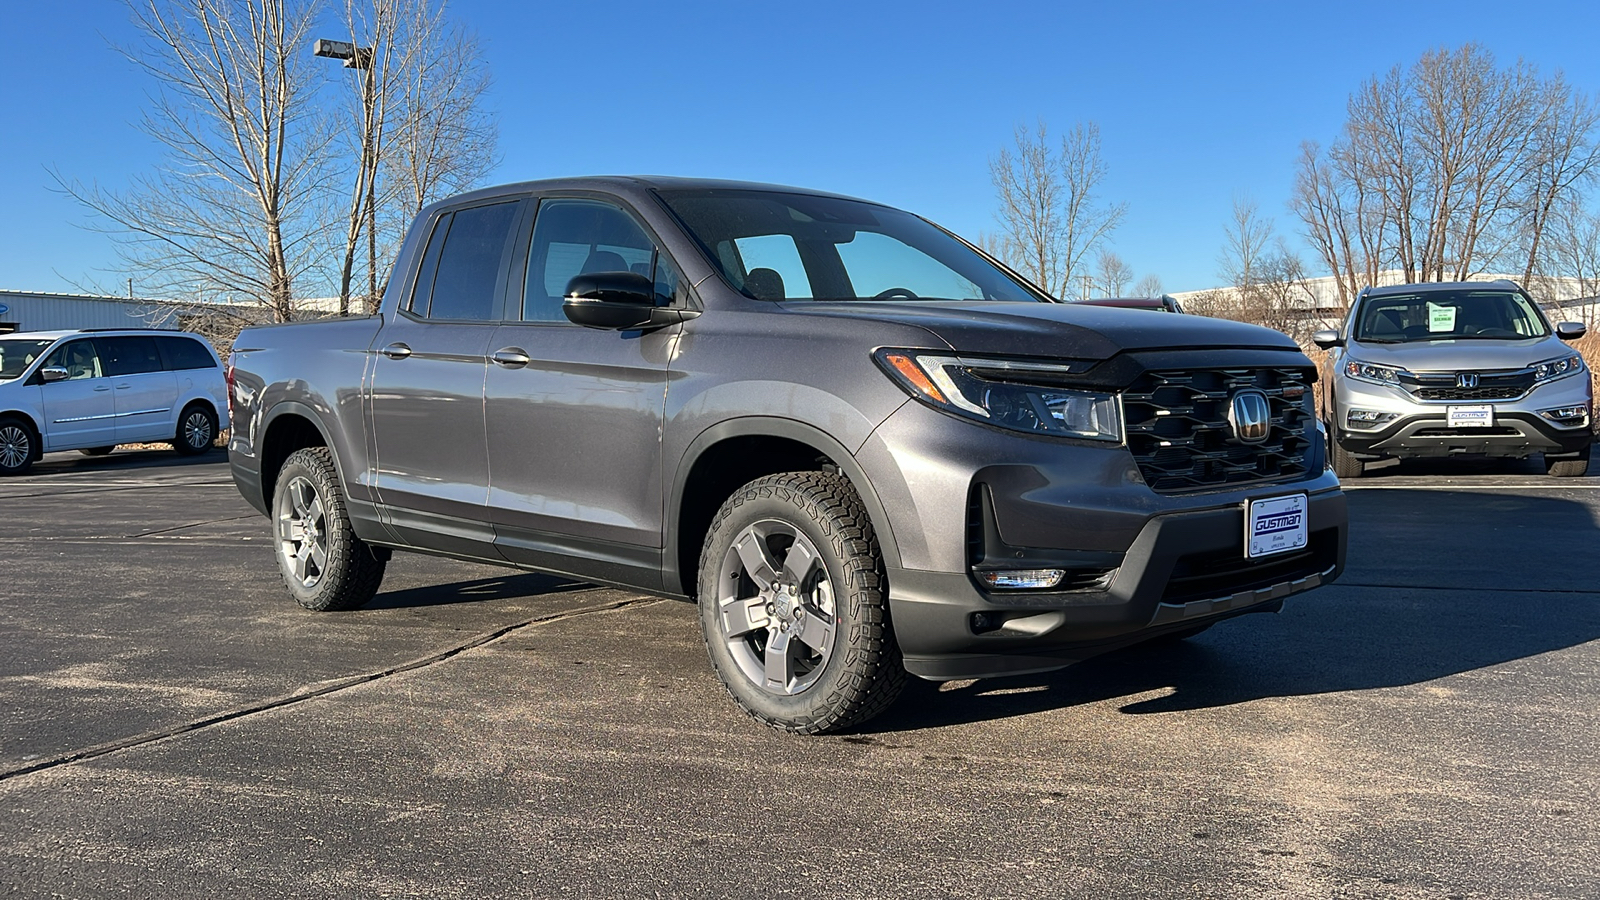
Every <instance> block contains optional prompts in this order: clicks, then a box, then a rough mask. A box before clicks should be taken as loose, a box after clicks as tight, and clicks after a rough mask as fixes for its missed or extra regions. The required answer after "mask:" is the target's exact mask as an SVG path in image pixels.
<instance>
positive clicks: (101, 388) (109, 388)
mask: <svg viewBox="0 0 1600 900" xmlns="http://www.w3.org/2000/svg"><path fill="white" fill-rule="evenodd" d="M95 390H97V391H109V390H111V386H110V385H108V384H102V385H100V386H99V387H97V388H95Z"/></svg>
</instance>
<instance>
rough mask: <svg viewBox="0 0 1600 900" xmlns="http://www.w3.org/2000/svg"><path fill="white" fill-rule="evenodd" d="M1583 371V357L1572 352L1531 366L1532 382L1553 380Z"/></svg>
mask: <svg viewBox="0 0 1600 900" xmlns="http://www.w3.org/2000/svg"><path fill="white" fill-rule="evenodd" d="M1582 371H1583V357H1581V356H1579V355H1578V354H1576V353H1574V354H1572V355H1571V356H1564V357H1562V358H1561V359H1552V360H1548V361H1546V362H1542V363H1539V364H1538V365H1536V366H1534V367H1533V380H1534V383H1538V382H1541V381H1553V380H1555V379H1557V378H1564V377H1566V376H1568V375H1571V374H1573V373H1576V372H1582Z"/></svg>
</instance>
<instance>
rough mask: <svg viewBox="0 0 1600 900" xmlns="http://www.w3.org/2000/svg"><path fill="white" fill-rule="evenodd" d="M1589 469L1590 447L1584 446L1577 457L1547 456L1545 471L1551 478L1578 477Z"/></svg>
mask: <svg viewBox="0 0 1600 900" xmlns="http://www.w3.org/2000/svg"><path fill="white" fill-rule="evenodd" d="M1588 471H1589V448H1588V447H1585V448H1583V452H1581V453H1579V454H1578V458H1577V459H1550V458H1549V457H1545V461H1544V473H1545V474H1546V475H1549V476H1550V477H1551V478H1578V477H1581V476H1583V475H1585V474H1587V473H1588Z"/></svg>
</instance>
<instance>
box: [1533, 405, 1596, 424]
mask: <svg viewBox="0 0 1600 900" xmlns="http://www.w3.org/2000/svg"><path fill="white" fill-rule="evenodd" d="M1541 415H1543V416H1544V417H1545V418H1546V419H1549V420H1550V421H1552V422H1559V423H1561V424H1562V425H1582V424H1583V423H1584V422H1586V421H1588V419H1589V407H1587V406H1563V407H1559V408H1557V409H1547V410H1544V411H1543V412H1542V413H1541Z"/></svg>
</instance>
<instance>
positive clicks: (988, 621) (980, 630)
mask: <svg viewBox="0 0 1600 900" xmlns="http://www.w3.org/2000/svg"><path fill="white" fill-rule="evenodd" d="M1005 623H1006V621H1005V619H1004V618H1002V617H1001V615H1000V614H999V613H987V612H977V613H973V614H972V633H973V634H987V633H988V632H991V631H998V630H999V629H1000V626H1002V625H1004V624H1005Z"/></svg>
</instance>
